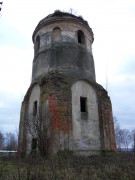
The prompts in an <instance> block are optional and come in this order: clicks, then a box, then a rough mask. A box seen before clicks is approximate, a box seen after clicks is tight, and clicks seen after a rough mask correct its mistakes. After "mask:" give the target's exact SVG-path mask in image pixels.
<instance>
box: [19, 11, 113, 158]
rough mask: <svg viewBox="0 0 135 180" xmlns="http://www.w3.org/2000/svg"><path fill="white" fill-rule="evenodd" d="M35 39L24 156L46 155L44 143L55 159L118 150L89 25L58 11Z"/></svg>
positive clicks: (23, 123)
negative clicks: (98, 78) (62, 152)
mask: <svg viewBox="0 0 135 180" xmlns="http://www.w3.org/2000/svg"><path fill="white" fill-rule="evenodd" d="M32 39H33V43H34V59H33V68H32V81H31V85H30V87H29V89H28V91H27V93H26V95H25V97H24V100H23V102H22V108H21V116H20V127H19V128H20V129H19V151H20V153H21V154H22V155H29V154H30V153H31V152H33V151H35V150H36V153H38V152H40V150H39V149H40V146H39V144H41V141H42V144H44V145H42V146H43V147H42V149H44V150H43V151H46V150H47V151H48V152H49V153H51V154H53V153H57V152H58V151H59V150H65V149H66V150H67V149H68V150H71V151H73V152H74V153H75V154H81V155H86V156H87V155H91V154H99V153H100V152H101V151H103V150H104V151H110V150H115V148H116V145H115V138H114V126H113V116H112V106H111V101H110V98H109V97H108V94H107V91H106V90H105V89H104V88H103V87H102V86H101V85H99V84H98V83H97V82H96V78H95V67H94V59H93V55H92V43H93V41H94V37H93V32H92V29H91V28H90V27H89V25H88V23H87V21H85V20H84V19H83V18H82V17H77V16H75V15H72V14H69V13H63V12H61V11H55V12H54V13H53V14H50V15H48V16H47V17H45V18H44V19H42V20H41V21H40V22H39V24H38V25H37V27H36V28H35V30H34V33H33V36H32ZM33 122H36V123H37V124H36V125H37V126H38V129H37V127H36V128H35V124H33ZM38 131H40V133H41V134H42V136H43V137H42V138H39V133H38Z"/></svg>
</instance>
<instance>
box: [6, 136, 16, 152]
mask: <svg viewBox="0 0 135 180" xmlns="http://www.w3.org/2000/svg"><path fill="white" fill-rule="evenodd" d="M5 141H6V146H5V149H6V150H17V137H16V136H15V134H14V133H6V137H5Z"/></svg>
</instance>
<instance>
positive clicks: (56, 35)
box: [52, 27, 61, 42]
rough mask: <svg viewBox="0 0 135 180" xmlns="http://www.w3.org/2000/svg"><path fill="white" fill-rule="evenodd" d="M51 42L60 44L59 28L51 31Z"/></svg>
mask: <svg viewBox="0 0 135 180" xmlns="http://www.w3.org/2000/svg"><path fill="white" fill-rule="evenodd" d="M52 41H53V42H60V41H61V29H60V28H59V27H55V28H54V29H53V31H52Z"/></svg>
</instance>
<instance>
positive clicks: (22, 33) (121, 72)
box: [0, 0, 135, 132]
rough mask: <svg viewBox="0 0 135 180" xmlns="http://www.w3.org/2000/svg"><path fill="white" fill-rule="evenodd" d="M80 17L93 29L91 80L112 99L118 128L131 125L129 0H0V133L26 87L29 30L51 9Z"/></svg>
mask: <svg viewBox="0 0 135 180" xmlns="http://www.w3.org/2000/svg"><path fill="white" fill-rule="evenodd" d="M70 8H72V9H74V13H75V14H76V15H82V16H83V18H84V19H86V20H87V21H88V23H89V25H90V27H91V28H92V29H93V32H94V37H95V39H94V43H93V55H94V60H95V69H96V79H97V82H98V83H99V84H101V85H102V86H103V87H104V88H106V74H107V82H108V86H107V88H108V93H109V96H110V97H111V100H112V106H113V114H114V116H116V117H117V119H118V121H119V122H120V125H121V127H122V128H128V129H130V130H131V129H133V128H135V105H134V102H135V1H134V0H49V1H48V0H38V1H36V0H3V7H2V11H1V16H0V55H1V56H0V131H2V132H9V131H11V132H14V131H16V130H17V129H18V124H19V116H20V108H21V102H22V100H23V97H24V95H25V93H26V91H27V89H28V87H29V85H30V81H31V70H32V60H33V44H32V38H31V37H32V33H33V31H34V28H35V27H36V25H37V24H38V22H39V21H40V20H41V19H42V18H44V17H45V16H47V15H48V14H50V13H53V12H54V10H56V9H60V10H62V11H69V9H70Z"/></svg>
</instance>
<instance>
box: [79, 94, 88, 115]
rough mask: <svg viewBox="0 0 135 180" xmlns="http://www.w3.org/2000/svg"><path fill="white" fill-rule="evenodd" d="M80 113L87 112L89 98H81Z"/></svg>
mask: <svg viewBox="0 0 135 180" xmlns="http://www.w3.org/2000/svg"><path fill="white" fill-rule="evenodd" d="M80 111H81V112H87V98H86V97H80Z"/></svg>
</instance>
